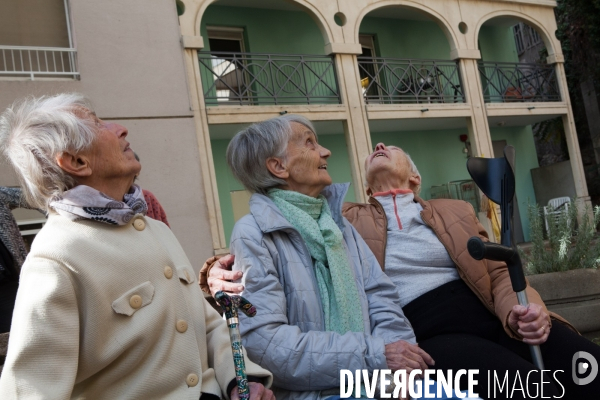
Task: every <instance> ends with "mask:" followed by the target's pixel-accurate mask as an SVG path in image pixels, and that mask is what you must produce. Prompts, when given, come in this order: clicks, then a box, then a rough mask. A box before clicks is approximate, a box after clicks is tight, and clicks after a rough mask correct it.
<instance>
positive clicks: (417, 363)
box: [385, 340, 435, 374]
mask: <svg viewBox="0 0 600 400" xmlns="http://www.w3.org/2000/svg"><path fill="white" fill-rule="evenodd" d="M385 358H386V360H387V365H388V368H390V369H391V370H392V372H395V371H397V370H399V369H404V370H406V373H407V374H409V373H410V372H411V371H412V370H413V369H420V370H421V371H425V370H426V369H428V368H429V367H428V366H427V364H429V365H434V364H435V361H433V358H431V356H430V355H429V354H427V353H426V352H425V350H423V349H421V348H420V347H419V345H418V344H410V343H408V342H405V341H404V340H398V341H397V342H394V343H390V344H387V345H385Z"/></svg>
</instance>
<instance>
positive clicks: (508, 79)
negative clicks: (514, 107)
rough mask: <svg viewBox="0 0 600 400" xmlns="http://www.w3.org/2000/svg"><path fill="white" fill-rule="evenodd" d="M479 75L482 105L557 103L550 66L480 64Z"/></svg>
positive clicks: (554, 78) (554, 81)
mask: <svg viewBox="0 0 600 400" xmlns="http://www.w3.org/2000/svg"><path fill="white" fill-rule="evenodd" d="M479 73H480V75H481V81H482V84H483V97H484V100H485V102H486V103H509V102H542V101H548V102H549V101H561V97H560V91H559V89H558V82H557V80H556V68H554V66H553V65H546V64H526V63H500V62H480V63H479Z"/></svg>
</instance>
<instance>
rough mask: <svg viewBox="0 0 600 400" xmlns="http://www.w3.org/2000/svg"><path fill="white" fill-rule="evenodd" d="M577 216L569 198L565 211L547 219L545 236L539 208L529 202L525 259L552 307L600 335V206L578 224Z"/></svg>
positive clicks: (588, 332)
mask: <svg viewBox="0 0 600 400" xmlns="http://www.w3.org/2000/svg"><path fill="white" fill-rule="evenodd" d="M586 211H588V210H586ZM577 215H578V209H577V207H576V205H575V202H570V203H567V206H566V212H563V213H561V214H559V216H558V217H557V218H551V219H552V220H551V221H550V220H549V221H548V224H547V225H548V231H547V238H545V237H544V226H545V223H544V217H543V213H542V212H541V208H540V207H539V206H538V205H533V206H530V207H529V221H530V229H531V239H532V241H531V246H530V248H529V249H528V250H526V251H523V252H522V259H523V265H524V266H525V270H526V274H527V275H529V276H528V280H529V283H530V285H531V286H532V287H533V288H535V289H536V290H537V291H538V292H539V293H540V295H541V296H542V299H543V300H544V302H545V303H546V305H547V306H548V308H549V309H550V310H552V311H554V312H556V313H558V314H560V315H562V316H563V317H565V318H566V319H567V320H568V321H569V322H571V323H572V324H573V325H574V326H575V327H576V328H577V329H578V330H579V331H580V332H581V333H582V334H584V335H585V336H588V337H589V338H595V337H600V270H598V266H599V265H600V238H599V237H597V235H596V227H597V226H598V223H599V222H600V207H598V206H597V207H595V208H594V212H593V213H589V212H585V213H582V214H581V219H580V223H579V224H577V223H576V221H577Z"/></svg>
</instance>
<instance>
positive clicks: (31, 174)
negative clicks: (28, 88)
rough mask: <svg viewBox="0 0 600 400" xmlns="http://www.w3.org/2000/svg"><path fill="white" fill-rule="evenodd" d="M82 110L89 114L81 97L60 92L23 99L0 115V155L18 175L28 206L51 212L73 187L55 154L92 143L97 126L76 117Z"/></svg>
mask: <svg viewBox="0 0 600 400" xmlns="http://www.w3.org/2000/svg"><path fill="white" fill-rule="evenodd" d="M81 108H86V109H88V110H90V112H93V110H92V109H91V107H90V104H89V102H88V101H87V100H86V99H85V97H84V96H83V95H81V94H78V93H62V94H58V95H54V96H42V97H37V98H36V97H28V98H25V99H23V100H21V101H18V102H15V103H14V104H13V105H12V106H10V107H9V108H7V109H6V110H5V111H4V112H3V113H2V114H1V115H0V151H2V153H4V155H5V156H6V158H7V159H8V160H9V161H10V163H11V164H12V166H13V167H14V169H15V171H16V172H17V176H18V177H19V181H20V183H21V187H22V188H23V193H24V195H25V200H26V201H27V203H28V204H29V205H31V206H32V207H37V208H40V209H42V210H45V211H49V209H50V206H49V204H50V202H51V201H52V200H53V199H55V198H58V197H60V196H61V194H62V193H63V192H65V191H67V190H69V189H71V188H73V187H74V186H75V185H76V184H77V183H76V182H75V179H74V178H73V177H72V176H70V175H68V174H67V173H65V172H64V171H63V170H62V169H61V168H60V167H59V166H58V164H57V162H56V156H58V155H60V154H62V153H64V152H70V153H73V154H77V153H79V152H81V151H83V150H86V149H88V148H89V147H90V146H91V145H92V142H93V141H94V138H95V137H96V132H97V127H96V125H95V122H94V121H93V120H91V119H89V118H85V115H83V113H77V110H78V109H81ZM77 114H80V115H77Z"/></svg>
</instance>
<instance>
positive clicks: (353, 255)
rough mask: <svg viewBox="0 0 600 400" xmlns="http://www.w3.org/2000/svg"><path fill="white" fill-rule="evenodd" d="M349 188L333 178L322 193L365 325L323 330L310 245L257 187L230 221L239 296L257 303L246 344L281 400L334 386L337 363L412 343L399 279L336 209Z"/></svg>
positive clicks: (368, 360)
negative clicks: (271, 379) (240, 287)
mask: <svg viewBox="0 0 600 400" xmlns="http://www.w3.org/2000/svg"><path fill="white" fill-rule="evenodd" d="M347 190H348V184H345V185H344V184H335V185H331V186H329V187H327V188H326V189H325V190H324V191H323V192H322V194H323V195H324V196H325V197H326V198H327V200H328V202H329V207H330V209H331V213H332V217H333V219H334V220H335V222H336V223H337V225H338V226H339V227H340V229H341V231H342V233H343V235H344V241H345V244H346V251H347V254H348V259H349V260H350V263H351V266H352V270H353V273H354V276H355V279H356V285H357V287H358V291H359V295H360V300H361V307H362V313H363V315H365V318H364V327H365V330H364V332H366V333H362V332H361V333H357V332H347V333H346V334H344V335H340V334H338V333H336V332H326V331H325V321H324V318H323V311H322V310H323V308H322V305H321V298H320V296H319V291H318V290H319V289H318V286H317V281H316V278H315V274H314V267H313V261H312V258H311V256H310V253H309V251H308V248H307V247H306V245H305V244H304V241H303V240H302V237H301V236H300V233H299V232H298V231H297V230H296V229H294V228H293V227H292V225H291V224H290V223H289V222H288V221H287V220H286V219H285V218H284V217H283V215H282V214H281V212H280V211H279V209H278V208H277V207H276V206H275V204H274V203H273V202H272V201H271V200H270V199H269V198H268V197H267V196H263V195H260V194H254V195H253V196H252V198H251V199H250V214H248V215H246V216H244V217H243V218H242V219H240V220H239V221H238V222H237V223H236V225H235V227H234V229H233V233H232V236H231V244H230V250H231V253H232V254H234V255H235V265H234V266H233V269H234V270H242V271H243V272H244V277H243V284H244V286H245V289H244V292H243V296H244V297H246V298H247V299H248V300H249V301H250V302H252V304H254V305H255V306H256V308H257V310H258V312H257V314H256V316H255V317H254V318H248V317H246V316H244V315H241V316H240V328H241V333H242V337H243V342H244V347H246V349H247V351H248V355H249V357H250V359H251V360H252V361H254V362H256V363H258V364H259V365H261V366H262V367H263V368H266V369H268V370H270V371H271V372H272V373H273V376H274V382H273V386H274V387H273V390H274V392H275V395H276V396H277V399H279V400H282V399H318V398H323V397H326V396H329V395H333V394H338V393H339V387H340V383H339V379H340V369H350V370H357V369H368V370H373V369H380V368H387V363H386V359H385V354H384V350H385V345H386V344H389V343H392V342H395V341H398V340H406V341H408V342H410V343H415V336H414V333H413V330H412V327H411V326H410V323H409V322H408V320H407V319H406V318H405V317H404V314H403V313H402V309H401V308H400V304H399V297H398V293H397V291H396V287H395V286H394V284H393V283H392V282H391V281H390V279H389V278H388V277H387V276H386V275H385V274H384V273H383V272H382V271H381V267H380V266H379V264H378V263H377V260H376V259H375V256H374V255H373V253H372V252H371V250H370V249H369V247H368V246H367V245H366V243H365V242H364V241H363V239H362V238H361V237H360V235H359V234H358V233H357V232H356V230H355V229H354V228H353V227H352V225H350V223H349V222H348V221H347V220H346V219H345V218H344V217H343V216H342V214H341V207H342V202H343V199H344V196H345V194H346V192H347ZM357 312H359V311H358V310H357ZM240 314H241V313H240ZM367 316H368V317H367Z"/></svg>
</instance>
